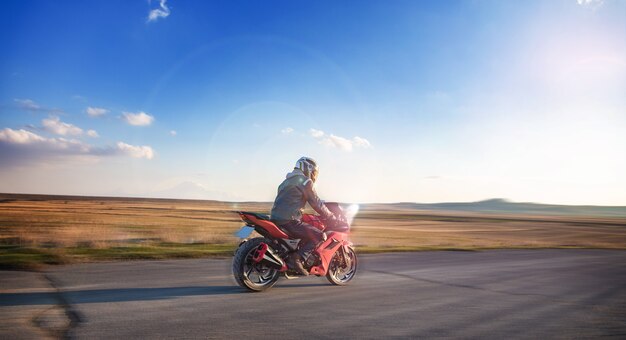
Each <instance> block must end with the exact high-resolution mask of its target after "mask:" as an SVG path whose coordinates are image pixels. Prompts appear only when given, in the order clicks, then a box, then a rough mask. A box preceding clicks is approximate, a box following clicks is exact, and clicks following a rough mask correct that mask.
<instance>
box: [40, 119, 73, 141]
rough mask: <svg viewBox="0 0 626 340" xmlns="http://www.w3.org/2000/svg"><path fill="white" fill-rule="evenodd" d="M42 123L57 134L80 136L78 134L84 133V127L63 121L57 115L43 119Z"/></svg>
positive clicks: (49, 130)
mask: <svg viewBox="0 0 626 340" xmlns="http://www.w3.org/2000/svg"><path fill="white" fill-rule="evenodd" d="M41 123H42V124H43V127H44V129H46V131H48V132H51V133H54V134H57V135H61V136H67V135H70V136H78V135H82V134H83V129H81V128H79V127H78V126H75V125H72V124H68V123H63V122H62V121H61V119H59V117H56V116H52V117H50V118H48V119H44V120H42V121H41Z"/></svg>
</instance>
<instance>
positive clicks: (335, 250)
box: [233, 203, 358, 292]
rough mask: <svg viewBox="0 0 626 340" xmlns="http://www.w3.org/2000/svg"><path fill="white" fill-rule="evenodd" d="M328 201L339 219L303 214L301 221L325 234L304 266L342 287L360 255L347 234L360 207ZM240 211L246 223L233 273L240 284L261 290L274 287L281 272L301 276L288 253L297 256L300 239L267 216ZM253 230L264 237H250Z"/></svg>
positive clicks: (312, 273) (242, 229)
mask: <svg viewBox="0 0 626 340" xmlns="http://www.w3.org/2000/svg"><path fill="white" fill-rule="evenodd" d="M325 204H326V207H327V208H328V209H329V210H330V211H332V212H333V213H334V214H335V216H339V217H340V218H339V219H338V220H333V221H325V220H323V219H321V218H320V217H319V216H316V215H311V214H303V216H302V221H303V222H305V223H308V224H310V225H312V226H314V227H316V228H318V229H320V230H322V231H323V235H324V238H323V241H322V242H321V243H320V244H319V245H318V246H317V247H316V248H315V250H314V251H313V253H312V254H311V256H309V258H308V259H307V261H306V262H307V263H305V264H304V265H305V268H306V270H308V272H309V274H310V275H316V276H323V275H325V276H326V278H327V279H328V281H329V282H330V283H332V284H334V285H338V286H343V285H346V284H348V282H350V281H351V280H352V279H353V278H354V276H355V274H356V270H357V256H356V253H355V251H354V247H353V244H352V242H350V240H349V239H348V235H349V233H350V225H351V224H352V220H353V219H354V216H355V215H356V212H357V211H358V206H356V205H353V206H350V207H349V208H348V209H346V210H344V209H343V208H342V207H341V206H340V205H339V204H337V203H325ZM237 213H238V214H239V216H240V217H241V220H242V221H243V222H245V223H246V225H245V226H243V227H242V228H241V230H240V231H239V232H238V233H237V234H236V235H237V236H239V237H240V238H242V239H243V241H242V242H241V243H240V244H239V247H238V248H237V250H236V251H235V256H234V258H233V275H234V276H235V280H236V281H237V283H238V284H239V285H240V286H241V287H243V288H246V289H248V290H251V291H255V292H260V291H264V290H266V289H269V288H271V287H272V286H274V284H276V282H277V281H278V279H279V277H280V276H281V275H282V276H284V277H285V278H287V279H294V278H297V277H299V276H302V275H300V274H298V273H297V272H296V271H294V270H293V269H291V268H289V267H288V266H287V259H288V258H289V256H294V255H295V254H294V253H296V252H297V251H298V250H299V249H300V246H301V244H302V243H303V242H300V239H292V238H290V237H289V235H287V233H286V232H284V231H283V230H281V229H280V228H279V227H278V226H277V225H276V224H274V223H273V222H272V221H270V218H269V217H268V216H266V215H263V214H258V213H254V212H247V211H237ZM253 231H256V232H257V233H258V234H260V235H261V237H255V238H249V237H250V235H251V234H252V232H253Z"/></svg>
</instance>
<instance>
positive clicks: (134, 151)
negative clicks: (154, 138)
mask: <svg viewBox="0 0 626 340" xmlns="http://www.w3.org/2000/svg"><path fill="white" fill-rule="evenodd" d="M117 149H118V150H119V151H120V152H122V153H124V154H126V155H128V156H131V157H133V158H146V159H152V158H153V157H154V150H152V148H151V147H149V146H145V145H144V146H135V145H130V144H126V143H124V142H117Z"/></svg>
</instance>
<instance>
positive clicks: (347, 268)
mask: <svg viewBox="0 0 626 340" xmlns="http://www.w3.org/2000/svg"><path fill="white" fill-rule="evenodd" d="M346 255H347V259H346V261H345V262H346V263H343V258H342V257H343V256H342V252H341V251H337V252H335V255H333V258H332V259H331V260H330V265H329V267H328V272H327V273H326V279H328V281H329V282H330V283H332V284H334V285H337V286H345V285H347V284H348V282H350V281H352V279H353V278H354V276H355V275H356V270H357V264H358V260H357V257H356V252H355V251H354V249H352V247H348V248H347V251H346Z"/></svg>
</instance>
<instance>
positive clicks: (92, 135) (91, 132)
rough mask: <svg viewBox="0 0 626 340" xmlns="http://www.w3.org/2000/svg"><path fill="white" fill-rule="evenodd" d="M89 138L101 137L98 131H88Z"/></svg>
mask: <svg viewBox="0 0 626 340" xmlns="http://www.w3.org/2000/svg"><path fill="white" fill-rule="evenodd" d="M87 136H89V137H91V138H98V137H100V135H98V132H97V131H96V130H88V131H87Z"/></svg>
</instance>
